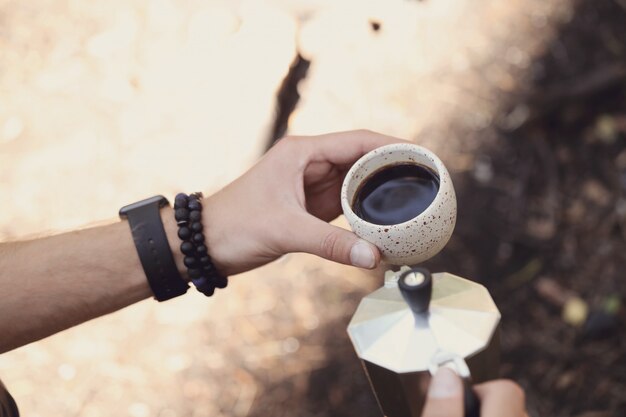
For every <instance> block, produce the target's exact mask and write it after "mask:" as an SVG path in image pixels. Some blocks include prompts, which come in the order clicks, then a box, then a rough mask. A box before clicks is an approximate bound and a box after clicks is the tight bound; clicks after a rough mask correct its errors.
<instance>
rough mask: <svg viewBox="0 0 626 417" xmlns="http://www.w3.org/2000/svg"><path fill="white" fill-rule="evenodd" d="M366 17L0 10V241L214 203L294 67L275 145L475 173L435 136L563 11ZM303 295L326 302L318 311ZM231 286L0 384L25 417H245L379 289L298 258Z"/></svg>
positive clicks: (317, 6) (558, 6) (264, 7)
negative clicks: (293, 141)
mask: <svg viewBox="0 0 626 417" xmlns="http://www.w3.org/2000/svg"><path fill="white" fill-rule="evenodd" d="M364 3H365V2H357V1H340V2H331V1H321V0H320V1H312V2H305V1H294V2H288V1H286V0H281V1H278V0H277V1H274V2H272V1H247V2H245V1H244V2H230V1H219V0H212V1H203V2H200V1H192V2H174V1H168V0H155V1H149V2H144V1H118V0H115V1H106V2H102V1H100V2H78V1H69V0H62V1H55V2H51V1H44V0H38V1H31V2H20V1H11V0H3V1H0V16H1V17H2V31H1V35H0V67H1V68H2V69H1V70H0V97H2V99H1V100H0V195H1V196H3V198H2V201H3V208H2V210H1V211H0V239H1V240H14V239H20V238H26V237H31V236H33V235H40V234H46V233H50V232H52V231H55V232H57V231H63V230H69V229H71V228H75V227H80V226H84V225H86V224H88V223H91V222H95V221H100V220H107V219H115V216H116V213H117V210H118V209H119V207H121V206H122V205H124V204H126V203H128V202H131V201H136V200H138V199H141V198H144V197H147V196H150V195H154V194H164V195H166V196H169V197H172V196H173V195H174V194H175V193H176V192H178V191H194V190H202V191H204V192H209V193H210V192H212V191H215V190H216V189H218V188H219V187H221V186H222V185H224V184H226V183H227V182H228V181H230V180H231V179H233V178H235V177H236V176H237V175H238V174H239V173H241V172H243V171H244V170H245V169H246V168H247V167H248V166H250V165H251V164H252V163H253V162H254V161H255V160H256V159H257V158H258V157H259V156H260V155H261V154H262V152H263V150H264V147H265V145H266V141H267V137H268V130H269V127H270V125H271V123H272V120H273V115H274V98H275V93H276V90H277V88H278V86H279V85H280V82H281V80H282V79H283V77H284V76H285V75H286V74H287V71H288V68H289V65H290V63H291V62H292V60H293V59H294V57H295V54H296V51H297V50H299V51H300V53H301V54H302V55H303V56H304V57H305V58H307V59H309V60H311V62H312V66H311V69H310V70H309V74H308V77H307V79H306V80H305V81H304V82H303V83H302V84H301V86H300V92H301V94H302V97H303V98H302V100H301V102H300V104H299V107H298V108H297V110H296V112H295V113H294V114H293V115H292V118H291V120H290V133H294V134H315V133H322V132H328V131H334V130H346V129H354V128H369V129H373V130H378V131H382V132H385V133H388V134H392V135H396V136H400V137H404V138H409V139H413V140H416V141H418V142H420V143H423V144H426V145H427V146H429V147H431V148H432V149H434V150H435V151H437V152H438V153H440V154H441V155H442V156H443V157H444V159H445V161H446V163H447V164H448V165H449V168H450V169H451V170H452V171H453V172H460V171H464V170H468V169H472V167H473V160H472V155H471V147H470V148H467V147H465V146H464V144H463V138H458V137H453V136H451V130H449V129H448V125H450V124H451V123H452V122H453V121H454V122H455V123H461V124H463V125H465V126H470V127H472V128H475V129H480V128H482V127H484V126H486V125H488V124H489V123H490V122H491V121H492V117H493V112H494V106H495V104H494V99H493V96H494V95H495V94H496V93H497V92H501V91H511V90H513V89H514V88H515V87H516V82H517V81H516V79H515V78H514V77H513V76H512V75H511V74H510V73H509V72H507V71H506V70H503V69H502V65H500V66H498V65H493V64H492V62H493V61H494V60H495V58H496V57H497V62H500V63H502V62H504V63H505V64H506V66H512V67H514V68H519V69H524V68H526V66H528V65H529V63H530V61H531V59H532V57H533V54H537V53H539V52H541V51H540V48H539V45H540V40H541V37H540V36H537V37H535V38H533V39H532V40H528V41H524V42H522V43H520V44H518V45H514V46H510V45H509V46H506V47H503V46H502V45H505V44H507V40H508V39H509V37H510V36H513V35H512V34H517V35H519V34H525V33H532V32H534V31H539V30H541V31H546V32H549V24H548V23H549V20H550V19H552V18H555V19H556V18H559V16H561V15H566V14H567V7H564V6H563V5H567V4H568V2H566V1H553V2H543V1H539V0H533V1H521V0H514V1H512V2H501V1H489V0H482V1H471V2H470V1H468V0H438V1H437V0H432V1H427V2H417V1H407V0H391V1H372V2H367V4H364ZM546 3H549V4H546ZM562 6H563V7H562ZM375 23H376V24H378V30H374V29H373V24H375ZM544 36H547V35H544ZM245 203H246V202H242V204H245ZM311 280H315V282H318V283H323V284H325V285H327V286H329V287H330V288H332V290H329V291H326V293H324V297H326V298H325V299H324V300H326V301H327V303H326V304H325V305H326V306H327V308H325V309H323V310H321V311H320V310H317V309H316V308H315V304H314V303H313V302H312V301H311V300H313V299H316V298H319V297H320V295H319V294H318V293H317V292H315V288H313V287H312V286H311V285H309V283H310V282H311ZM232 282H233V285H232V287H231V288H229V290H228V291H225V292H222V293H220V294H218V295H217V296H216V297H214V299H212V300H209V301H207V300H206V299H204V298H202V297H201V296H198V295H196V294H193V295H186V296H185V297H183V298H181V299H178V300H174V301H171V302H168V303H166V304H164V305H158V304H157V303H156V302H153V301H145V302H143V303H140V304H139V305H136V306H133V307H130V308H128V309H126V310H124V311H121V312H118V313H116V314H113V315H110V316H108V317H106V318H103V319H100V320H97V321H93V322H90V323H87V324H85V325H82V326H79V327H78V328H75V329H72V330H70V331H67V332H64V333H63V334H59V335H56V336H54V337H51V338H49V339H47V340H44V341H41V342H38V343H36V344H33V345H30V346H27V347H24V348H21V349H18V350H16V351H13V352H10V353H7V354H4V355H2V356H0V377H1V378H2V379H3V380H4V382H5V383H6V384H7V385H8V386H9V388H10V389H11V391H12V393H13V395H14V396H15V397H16V399H17V401H18V403H19V404H20V407H21V410H22V412H23V415H25V416H30V417H37V416H72V415H76V416H78V415H80V416H90V417H95V416H110V415H130V416H133V417H148V416H161V417H173V416H222V415H223V416H246V415H248V414H249V413H250V410H251V408H252V407H253V406H254V402H255V400H257V399H258V398H259V397H260V396H261V395H262V393H263V386H264V384H266V383H268V382H272V381H276V380H278V379H280V378H281V377H284V376H289V375H298V374H302V375H306V373H307V372H309V371H310V370H312V369H315V368H316V367H318V366H319V365H320V364H321V363H322V362H323V361H325V360H326V359H327V355H328V353H327V352H326V350H325V348H324V346H323V345H318V344H308V345H307V344H303V343H301V341H300V340H299V336H300V335H303V334H306V333H307V332H309V331H311V330H313V329H316V328H318V327H320V326H323V325H324V324H326V323H329V322H330V321H331V320H333V319H335V318H337V317H341V316H342V315H343V314H344V313H345V311H346V309H348V310H350V309H353V308H354V306H355V303H356V301H357V300H356V299H351V300H349V301H346V302H344V301H345V300H344V299H343V298H342V297H343V296H342V294H345V293H346V292H347V291H364V290H366V289H367V288H371V286H372V285H375V284H374V281H372V279H371V278H366V277H365V276H364V275H362V274H361V273H359V272H355V271H354V270H352V269H350V268H346V267H338V266H333V265H330V264H328V263H326V262H323V261H319V260H316V259H314V258H312V257H306V256H300V255H297V256H291V257H287V258H286V259H284V260H282V261H280V262H278V263H276V264H274V265H270V266H268V267H266V268H264V269H261V270H259V271H255V272H252V273H249V274H247V275H246V276H241V277H236V278H235V279H233V280H232ZM303 381H304V382H303V383H306V380H304V379H303ZM294 389H297V387H295V388H294ZM279 402H280V399H276V403H277V404H279ZM284 412H285V413H286V414H285V415H297V413H294V412H293V410H285V411H284Z"/></svg>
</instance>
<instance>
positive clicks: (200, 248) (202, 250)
mask: <svg viewBox="0 0 626 417" xmlns="http://www.w3.org/2000/svg"><path fill="white" fill-rule="evenodd" d="M208 251H209V248H207V247H206V245H198V246H197V247H196V253H197V254H199V255H204V254H206V253H207V252H208Z"/></svg>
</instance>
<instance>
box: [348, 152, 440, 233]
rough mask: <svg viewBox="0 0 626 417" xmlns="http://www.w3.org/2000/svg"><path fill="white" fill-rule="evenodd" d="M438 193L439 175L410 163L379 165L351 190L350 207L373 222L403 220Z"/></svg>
mask: <svg viewBox="0 0 626 417" xmlns="http://www.w3.org/2000/svg"><path fill="white" fill-rule="evenodd" d="M438 192H439V176H438V175H437V174H436V173H434V172H433V171H432V170H430V169H429V168H427V167H425V166H423V165H419V164H410V163H401V164H397V165H391V166H386V167H383V168H382V169H380V170H378V171H376V172H374V173H373V174H371V175H370V176H369V177H368V178H366V179H365V180H364V181H363V182H362V183H361V185H360V186H359V188H358V189H357V192H356V193H355V196H354V200H353V203H352V210H353V211H354V213H355V214H356V215H357V216H359V217H360V218H362V219H363V220H365V221H367V222H370V223H374V224H377V225H392V224H398V223H404V222H406V221H408V220H411V219H412V218H414V217H417V216H419V215H420V214H421V213H422V212H424V210H426V209H427V208H428V206H430V204H431V203H432V202H433V200H434V199H435V196H436V195H437V193H438Z"/></svg>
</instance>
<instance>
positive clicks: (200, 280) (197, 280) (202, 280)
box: [191, 275, 210, 290]
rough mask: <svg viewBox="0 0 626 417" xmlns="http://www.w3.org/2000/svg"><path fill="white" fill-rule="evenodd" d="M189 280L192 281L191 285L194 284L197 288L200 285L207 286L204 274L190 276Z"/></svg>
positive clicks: (200, 286)
mask: <svg viewBox="0 0 626 417" xmlns="http://www.w3.org/2000/svg"><path fill="white" fill-rule="evenodd" d="M191 282H192V283H193V285H195V287H196V288H197V289H198V290H199V289H200V288H202V287H207V286H209V285H210V284H209V280H208V279H207V277H205V276H202V275H201V276H199V277H195V278H191Z"/></svg>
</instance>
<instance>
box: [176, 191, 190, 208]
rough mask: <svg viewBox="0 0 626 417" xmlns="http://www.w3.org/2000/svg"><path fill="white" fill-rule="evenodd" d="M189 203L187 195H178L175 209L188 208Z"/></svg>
mask: <svg viewBox="0 0 626 417" xmlns="http://www.w3.org/2000/svg"><path fill="white" fill-rule="evenodd" d="M188 202H189V197H187V194H185V193H178V194H176V197H175V198H174V208H183V207H187V203H188Z"/></svg>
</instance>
